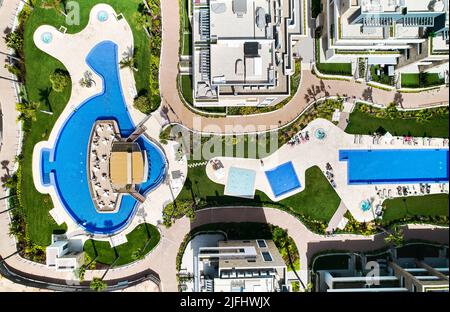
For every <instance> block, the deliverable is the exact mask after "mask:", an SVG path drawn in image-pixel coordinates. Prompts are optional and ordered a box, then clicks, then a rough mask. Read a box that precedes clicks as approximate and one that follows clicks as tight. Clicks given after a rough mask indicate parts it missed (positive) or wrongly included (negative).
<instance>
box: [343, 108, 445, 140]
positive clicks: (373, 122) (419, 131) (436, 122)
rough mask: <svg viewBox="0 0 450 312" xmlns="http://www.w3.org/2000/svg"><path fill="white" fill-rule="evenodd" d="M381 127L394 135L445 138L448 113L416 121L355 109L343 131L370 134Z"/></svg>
mask: <svg viewBox="0 0 450 312" xmlns="http://www.w3.org/2000/svg"><path fill="white" fill-rule="evenodd" d="M381 129H384V131H389V132H390V133H391V134H392V135H395V136H396V135H398V136H403V135H412V136H416V137H438V138H447V137H448V136H449V121H448V115H447V116H445V115H442V116H435V117H433V118H432V119H431V120H429V121H426V122H418V121H417V120H416V119H415V118H411V119H401V118H395V119H389V118H378V117H375V116H373V115H370V114H368V113H363V112H360V111H358V110H355V111H354V112H353V113H352V114H351V115H350V123H349V124H348V126H347V128H346V129H345V132H347V133H350V134H370V135H371V134H373V133H375V132H380V130H381ZM381 132H383V131H381Z"/></svg>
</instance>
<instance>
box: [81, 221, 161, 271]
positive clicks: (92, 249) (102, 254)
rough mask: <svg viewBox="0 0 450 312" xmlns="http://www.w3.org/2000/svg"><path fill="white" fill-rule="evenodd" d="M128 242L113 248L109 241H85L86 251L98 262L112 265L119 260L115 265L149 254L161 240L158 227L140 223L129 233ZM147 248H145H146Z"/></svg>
mask: <svg viewBox="0 0 450 312" xmlns="http://www.w3.org/2000/svg"><path fill="white" fill-rule="evenodd" d="M127 239H128V243H126V244H123V245H120V246H118V247H116V248H115V249H114V248H111V245H110V244H109V242H99V241H93V240H88V241H86V242H85V243H84V251H85V252H86V254H87V255H88V256H89V257H90V258H91V259H92V260H93V259H94V258H96V256H97V255H98V257H97V258H96V259H95V261H96V262H97V263H100V264H105V265H111V264H113V263H114V261H115V260H116V258H117V256H118V257H119V260H117V262H116V264H115V266H121V265H125V264H128V263H131V262H133V261H135V260H137V259H138V255H139V256H145V255H146V254H148V253H149V252H150V251H151V250H152V249H153V248H154V247H155V246H156V245H157V244H158V243H159V240H160V234H159V231H158V229H157V228H156V227H155V226H153V225H151V224H140V225H138V226H137V227H136V228H135V229H134V230H133V231H132V232H131V233H130V234H128V235H127ZM144 248H145V249H144Z"/></svg>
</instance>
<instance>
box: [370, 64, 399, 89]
mask: <svg viewBox="0 0 450 312" xmlns="http://www.w3.org/2000/svg"><path fill="white" fill-rule="evenodd" d="M378 72H379V74H378ZM370 75H371V77H372V80H373V81H375V82H378V83H382V84H385V85H389V86H393V85H394V82H395V78H394V76H389V75H388V73H387V67H385V68H382V67H381V66H380V65H372V66H370Z"/></svg>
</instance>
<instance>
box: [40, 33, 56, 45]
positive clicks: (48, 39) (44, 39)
mask: <svg viewBox="0 0 450 312" xmlns="http://www.w3.org/2000/svg"><path fill="white" fill-rule="evenodd" d="M41 39H42V42H44V43H50V42H52V40H53V35H52V34H51V33H49V32H46V33H43V34H42V36H41Z"/></svg>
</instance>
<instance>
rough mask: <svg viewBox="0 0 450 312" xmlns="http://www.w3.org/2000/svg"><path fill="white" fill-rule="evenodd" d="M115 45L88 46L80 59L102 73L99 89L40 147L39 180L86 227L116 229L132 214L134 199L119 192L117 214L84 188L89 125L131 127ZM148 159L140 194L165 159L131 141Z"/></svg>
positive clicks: (157, 178) (148, 145)
mask: <svg viewBox="0 0 450 312" xmlns="http://www.w3.org/2000/svg"><path fill="white" fill-rule="evenodd" d="M117 50H118V49H117V45H116V44H115V43H113V42H111V41H104V42H102V43H100V44H98V45H97V46H96V47H94V48H93V49H92V51H91V52H90V54H89V55H88V57H87V59H86V62H87V64H88V65H89V66H90V67H91V68H92V70H93V71H95V72H96V73H97V74H98V75H100V76H101V77H102V78H103V82H104V90H103V92H102V93H101V94H99V95H96V96H94V97H92V98H90V99H88V100H87V101H86V102H85V103H83V104H82V105H81V106H80V107H79V108H78V109H77V110H76V111H74V112H73V113H72V115H71V116H70V117H69V118H68V119H67V121H66V122H65V124H64V126H63V127H62V128H61V130H60V133H59V135H58V139H57V142H56V145H55V147H54V148H53V149H52V150H42V151H41V181H42V183H43V184H44V185H53V186H54V187H55V188H56V190H57V193H58V196H59V198H60V201H61V203H63V205H64V207H65V209H66V211H67V212H68V213H69V214H70V216H71V217H72V218H73V219H74V220H75V222H77V223H78V224H79V225H80V226H82V227H83V228H84V229H85V230H86V231H88V232H90V233H96V234H112V233H115V232H118V231H120V230H122V229H123V228H124V227H125V226H126V225H127V224H128V223H129V222H130V221H131V219H132V217H133V216H134V212H135V210H136V206H137V201H136V200H135V199H134V198H133V197H131V196H130V195H125V196H123V199H122V202H121V205H120V208H119V210H118V212H117V213H98V212H97V210H96V209H95V207H94V203H93V201H92V199H91V193H90V191H89V185H88V183H89V181H88V173H87V168H86V163H87V151H88V144H89V138H90V134H91V129H92V127H93V125H94V123H95V122H96V121H97V120H105V119H109V120H116V121H117V123H118V125H119V128H120V132H121V134H122V136H124V137H126V136H128V135H130V134H131V133H132V132H133V130H134V128H135V127H134V125H133V122H132V120H131V118H130V116H129V113H128V110H127V108H126V105H125V101H124V97H123V94H122V89H121V84H120V79H119V68H118V62H119V61H118V60H119V59H118V51H117ZM137 142H138V143H139V145H140V146H141V148H142V149H143V150H146V151H147V157H148V158H149V175H148V181H147V182H146V183H145V184H143V185H141V191H140V193H142V194H144V195H145V194H146V193H148V192H149V191H151V190H152V189H154V188H155V187H157V186H158V185H159V184H160V183H161V182H162V181H163V179H164V175H165V172H166V161H165V157H164V155H163V153H162V151H161V150H160V149H159V147H157V146H156V145H155V144H154V143H152V142H150V141H149V140H147V139H146V138H144V137H141V138H139V140H138V141H137Z"/></svg>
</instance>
